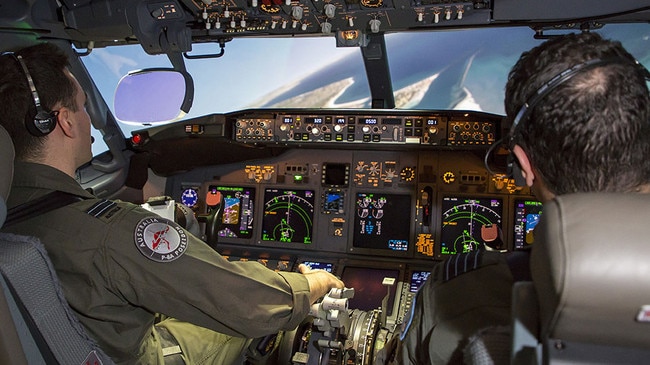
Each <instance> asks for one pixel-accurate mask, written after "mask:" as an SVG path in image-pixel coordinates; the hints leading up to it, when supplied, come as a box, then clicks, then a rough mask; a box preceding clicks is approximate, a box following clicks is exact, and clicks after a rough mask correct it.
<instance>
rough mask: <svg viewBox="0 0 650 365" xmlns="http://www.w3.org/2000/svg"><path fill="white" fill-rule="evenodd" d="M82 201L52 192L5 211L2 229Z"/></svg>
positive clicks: (66, 194) (61, 192)
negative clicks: (5, 215) (5, 216)
mask: <svg viewBox="0 0 650 365" xmlns="http://www.w3.org/2000/svg"><path fill="white" fill-rule="evenodd" d="M82 200H84V198H82V197H80V196H78V195H74V194H70V193H65V192H63V191H53V192H51V193H48V194H46V195H44V196H42V197H40V198H38V199H36V200H32V201H28V202H27V203H24V204H21V205H18V206H15V207H13V208H11V209H9V210H7V219H6V220H5V224H4V225H3V226H2V227H3V228H4V227H8V226H10V225H12V224H16V223H19V222H22V221H24V220H27V219H29V218H32V217H36V216H38V215H41V214H45V213H47V212H50V211H53V210H55V209H57V208H61V207H64V206H66V205H69V204H72V203H74V202H78V201H82Z"/></svg>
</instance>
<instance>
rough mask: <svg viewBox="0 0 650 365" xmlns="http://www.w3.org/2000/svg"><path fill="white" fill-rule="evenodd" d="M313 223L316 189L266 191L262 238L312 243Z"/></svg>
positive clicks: (265, 239)
mask: <svg viewBox="0 0 650 365" xmlns="http://www.w3.org/2000/svg"><path fill="white" fill-rule="evenodd" d="M313 225H314V191H313V190H295V189H270V188H267V189H265V190H264V217H263V218H262V241H279V242H286V243H292V242H295V243H304V244H309V243H311V242H312V234H313V232H312V228H313Z"/></svg>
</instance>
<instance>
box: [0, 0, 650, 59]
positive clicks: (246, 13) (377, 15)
mask: <svg viewBox="0 0 650 365" xmlns="http://www.w3.org/2000/svg"><path fill="white" fill-rule="evenodd" d="M3 3H4V4H3V5H2V7H1V9H2V11H1V12H0V13H1V14H0V33H1V32H6V31H11V32H26V33H28V34H30V35H31V36H32V37H40V38H48V39H52V38H60V39H68V40H72V41H74V42H75V44H76V45H77V46H78V47H79V48H92V47H104V46H109V45H116V44H125V43H141V44H142V45H143V47H144V48H145V50H146V51H147V52H149V53H152V54H157V53H167V52H170V51H182V52H188V51H190V50H191V45H192V43H196V42H222V43H223V42H227V41H229V40H230V39H232V38H235V37H245V36H278V37H283V36H332V37H336V39H337V45H338V46H365V45H366V44H367V42H368V36H369V35H372V34H377V33H390V32H400V31H412V30H425V29H431V30H435V29H450V28H465V27H483V26H510V25H528V26H531V27H533V28H535V29H538V30H539V31H541V30H542V29H544V28H549V29H557V28H558V27H559V28H571V29H574V28H575V29H585V28H597V27H600V26H602V24H603V23H607V22H619V21H648V20H650V12H649V11H648V9H650V1H634V0H619V1H616V2H609V1H608V2H598V3H597V4H595V3H594V2H593V1H588V0H573V1H562V0H549V1H544V2H540V1H534V0H472V1H449V0H418V1H413V0H327V1H326V0H218V1H214V0H148V1H129V0H103V1H96V0H80V1H71V0H62V1H61V2H60V3H57V2H49V1H48V2H41V1H35V2H27V1H24V0H5V1H3ZM59 4H60V5H59Z"/></svg>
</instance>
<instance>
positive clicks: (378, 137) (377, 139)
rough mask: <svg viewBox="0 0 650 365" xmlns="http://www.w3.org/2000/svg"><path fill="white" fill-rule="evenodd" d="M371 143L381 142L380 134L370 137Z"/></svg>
mask: <svg viewBox="0 0 650 365" xmlns="http://www.w3.org/2000/svg"><path fill="white" fill-rule="evenodd" d="M372 141H373V142H381V135H380V134H375V135H373V136H372Z"/></svg>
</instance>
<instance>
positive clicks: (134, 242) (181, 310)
mask: <svg viewBox="0 0 650 365" xmlns="http://www.w3.org/2000/svg"><path fill="white" fill-rule="evenodd" d="M55 190H58V191H62V192H67V193H70V194H74V195H77V196H80V197H82V198H84V200H82V201H80V202H75V203H72V204H70V205H67V206H65V207H62V208H59V209H56V210H53V211H51V212H48V213H44V214H42V215H39V216H36V217H33V218H31V219H28V220H26V221H24V222H20V223H17V224H15V225H13V226H11V227H9V228H8V229H7V231H9V232H12V233H17V234H23V235H31V236H36V237H38V238H40V240H41V241H42V242H43V244H44V245H45V247H46V249H47V251H48V254H49V256H50V258H51V259H52V262H53V264H54V268H55V269H56V272H57V274H58V276H59V279H60V281H61V284H62V287H63V291H64V294H65V297H66V299H67V300H68V302H69V303H70V306H71V307H72V309H73V310H74V311H75V313H76V314H77V316H78V317H79V320H80V321H81V323H82V324H83V325H84V326H85V328H86V329H87V330H88V332H89V334H90V335H91V336H92V337H93V338H94V339H96V340H97V342H98V343H99V345H100V346H101V347H102V349H103V350H104V351H105V352H106V353H107V354H108V355H109V356H111V357H112V358H113V360H114V361H116V362H117V363H129V364H131V363H141V364H163V357H162V350H161V346H160V344H159V334H158V332H159V331H156V330H155V329H154V328H155V327H158V325H156V326H155V327H154V320H155V315H156V313H160V314H164V315H165V316H168V317H171V318H173V319H172V320H171V321H170V322H167V321H163V322H162V323H161V325H164V326H165V327H166V328H168V329H169V332H170V333H171V334H172V335H173V336H174V337H176V340H177V341H178V342H179V344H180V346H181V348H182V350H183V352H184V354H183V357H184V358H185V360H186V361H187V362H188V363H193V364H200V363H205V364H208V363H228V362H231V361H234V360H233V359H237V358H239V356H240V353H241V351H242V349H243V348H244V347H246V345H247V340H246V338H255V337H262V336H265V335H268V334H273V333H276V332H278V331H281V330H291V329H294V328H295V327H296V326H298V324H300V322H301V321H302V320H303V319H304V318H305V317H306V315H307V313H308V311H309V307H310V304H309V283H308V282H307V279H306V278H305V277H304V276H303V275H302V274H299V273H290V272H280V273H276V272H274V271H272V270H269V269H268V268H266V267H264V266H263V265H261V264H259V263H257V262H229V261H228V260H226V259H225V258H223V257H222V256H220V255H219V254H218V253H217V252H216V251H214V250H213V249H212V248H210V247H209V246H208V245H206V244H205V243H204V242H202V241H201V240H200V239H198V238H196V237H194V236H192V235H191V234H189V233H187V232H186V231H185V230H184V229H182V228H181V227H180V226H178V225H177V224H175V223H173V222H170V221H167V220H164V219H162V218H160V217H157V216H156V215H155V214H153V213H151V212H149V211H146V210H144V209H142V208H141V207H139V206H138V205H134V204H130V203H126V202H119V201H110V200H104V199H98V198H96V197H94V196H93V195H91V194H90V193H88V192H87V191H85V190H84V189H83V188H81V186H80V185H79V184H78V183H77V182H76V181H75V180H74V179H73V178H71V177H69V176H68V175H66V174H64V173H63V172H61V171H59V170H57V169H54V168H52V167H49V166H45V165H40V164H32V163H16V168H15V177H14V181H13V186H12V191H11V195H10V197H9V201H8V206H9V208H11V207H14V206H17V205H20V204H22V203H25V202H28V201H31V200H34V199H38V198H39V197H42V196H43V195H45V194H47V193H50V192H52V191H55ZM181 323H183V324H184V325H183V324H181ZM190 323H191V324H190ZM197 352H199V353H197Z"/></svg>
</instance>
